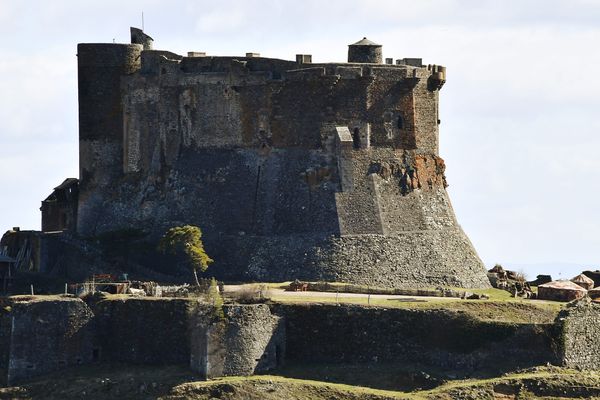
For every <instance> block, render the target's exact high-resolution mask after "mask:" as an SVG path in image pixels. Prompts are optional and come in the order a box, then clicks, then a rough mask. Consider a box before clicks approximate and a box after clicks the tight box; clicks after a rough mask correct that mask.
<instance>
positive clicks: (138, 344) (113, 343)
mask: <svg viewBox="0 0 600 400" xmlns="http://www.w3.org/2000/svg"><path fill="white" fill-rule="evenodd" d="M197 305H198V302H197V301H195V300H188V299H159V300H157V299H122V300H105V301H100V302H99V303H97V304H96V305H93V310H94V314H95V319H96V325H97V331H96V333H97V338H98V345H99V347H100V349H101V357H100V358H101V360H106V361H120V362H131V363H139V364H187V363H189V360H190V345H189V339H188V326H189V322H190V318H191V315H192V313H193V312H194V311H195V307H197Z"/></svg>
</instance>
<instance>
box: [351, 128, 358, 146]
mask: <svg viewBox="0 0 600 400" xmlns="http://www.w3.org/2000/svg"><path fill="white" fill-rule="evenodd" d="M352 145H353V146H354V148H355V149H360V131H359V130H358V128H354V131H353V132H352Z"/></svg>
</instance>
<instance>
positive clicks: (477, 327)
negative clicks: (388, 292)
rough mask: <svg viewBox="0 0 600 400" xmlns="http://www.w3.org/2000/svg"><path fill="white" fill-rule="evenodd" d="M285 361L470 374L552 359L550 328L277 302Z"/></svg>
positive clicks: (446, 314) (449, 314) (437, 313)
mask: <svg viewBox="0 0 600 400" xmlns="http://www.w3.org/2000/svg"><path fill="white" fill-rule="evenodd" d="M275 312H276V313H277V314H279V315H283V316H284V317H285V321H286V332H287V341H286V346H287V347H286V357H287V360H288V361H289V362H302V363H311V362H312V363H362V362H373V361H375V362H377V361H379V362H397V363H402V362H419V363H423V364H429V365H434V366H438V367H448V368H460V369H463V370H466V371H475V370H480V369H482V368H497V369H502V368H507V369H515V368H517V367H527V366H532V365H539V364H542V363H545V362H548V361H552V360H553V353H552V350H551V340H550V331H551V329H550V326H543V325H528V324H510V323H499V322H483V321H479V320H476V319H474V318H472V317H470V316H468V315H465V314H462V313H457V312H453V311H448V310H407V309H385V308H376V307H360V306H340V305H319V304H313V305H280V306H276V307H275Z"/></svg>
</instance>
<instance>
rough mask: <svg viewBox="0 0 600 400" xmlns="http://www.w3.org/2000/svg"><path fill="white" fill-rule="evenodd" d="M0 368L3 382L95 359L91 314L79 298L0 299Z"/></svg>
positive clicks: (13, 381) (8, 382) (20, 380)
mask: <svg viewBox="0 0 600 400" xmlns="http://www.w3.org/2000/svg"><path fill="white" fill-rule="evenodd" d="M3 307H4V308H3V309H2V311H1V312H2V315H1V317H0V332H1V333H0V346H1V350H0V355H1V360H0V368H1V371H2V381H3V383H4V384H6V385H12V384H14V383H18V382H22V381H24V380H27V379H30V378H32V377H34V376H39V375H43V374H46V373H49V372H52V371H58V370H61V369H64V368H67V367H72V366H76V365H81V364H85V363H89V362H91V361H93V360H94V357H95V353H94V340H93V335H94V327H93V314H92V312H91V311H90V309H89V308H88V307H87V305H86V304H85V303H84V302H83V301H81V300H79V299H71V298H61V299H53V300H44V301H36V300H33V301H28V300H26V299H23V300H22V301H21V300H15V299H11V300H9V301H3Z"/></svg>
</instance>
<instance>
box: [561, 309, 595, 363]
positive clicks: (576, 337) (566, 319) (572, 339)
mask: <svg viewBox="0 0 600 400" xmlns="http://www.w3.org/2000/svg"><path fill="white" fill-rule="evenodd" d="M557 325H558V333H557V343H556V345H557V354H558V358H559V360H560V361H561V363H562V364H563V365H565V366H567V367H578V368H584V369H595V370H597V369H600V304H598V303H592V302H590V301H589V299H583V300H580V301H578V302H577V303H575V304H573V305H570V306H568V308H567V309H565V310H563V311H562V312H561V313H560V314H559V316H558V318H557Z"/></svg>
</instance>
